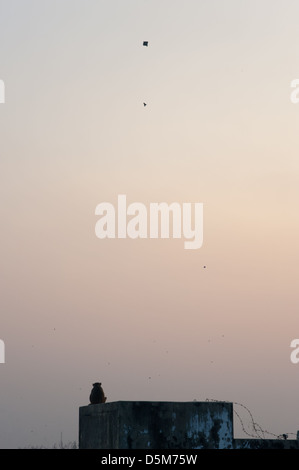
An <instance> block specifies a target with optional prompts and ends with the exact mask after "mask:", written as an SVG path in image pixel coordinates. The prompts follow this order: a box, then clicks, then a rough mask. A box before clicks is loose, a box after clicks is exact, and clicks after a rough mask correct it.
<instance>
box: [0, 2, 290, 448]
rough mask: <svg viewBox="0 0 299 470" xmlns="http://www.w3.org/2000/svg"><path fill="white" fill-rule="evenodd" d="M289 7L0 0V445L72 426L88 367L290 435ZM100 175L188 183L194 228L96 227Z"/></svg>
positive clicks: (156, 184) (149, 183)
mask: <svg viewBox="0 0 299 470" xmlns="http://www.w3.org/2000/svg"><path fill="white" fill-rule="evenodd" d="M298 18H299V2H298V0H184V1H183V0H84V1H83V0H26V1H24V0H0V80H3V82H4V83H5V103H4V104H0V196H1V197H0V213H1V234H0V241H1V243H0V259H1V263H0V275H1V278H0V280H1V282H0V290H1V295H0V302H1V309H0V312H1V314H0V315H1V316H0V339H2V341H3V342H4V344H5V363H4V364H0V387H1V389H0V390H1V392H0V416H1V420H0V448H18V447H28V446H47V447H52V446H53V445H54V444H55V443H56V444H58V443H59V441H60V439H61V435H62V439H63V442H65V443H67V442H70V441H74V440H76V441H77V440H78V417H79V407H80V406H84V405H87V404H88V403H89V393H90V391H91V388H92V383H93V382H102V385H103V388H104V391H105V394H106V396H107V398H108V402H112V401H119V400H151V401H192V400H194V399H196V400H198V401H204V400H206V399H216V400H225V401H232V402H237V403H241V404H243V405H245V406H246V407H247V408H248V409H249V410H250V411H251V413H252V414H253V416H254V418H255V420H256V422H257V423H259V424H260V426H261V427H262V429H264V430H267V431H269V432H271V433H273V434H274V435H280V434H282V433H289V434H290V437H292V438H294V436H293V435H292V434H291V433H294V434H296V432H297V430H299V411H298V391H299V363H298V364H294V363H292V362H291V360H290V355H291V352H292V349H291V348H290V344H291V341H292V340H294V339H296V338H299V320H298V319H299V289H298V278H299V245H298V243H299V242H298V240H299V216H298V208H299V139H298V136H299V103H298V104H295V103H292V102H291V100H290V95H291V91H292V88H291V82H292V80H294V79H298V78H299V56H298V34H299V33H298ZM143 41H148V42H149V44H148V47H144V46H143ZM143 103H146V104H147V106H144V105H143ZM118 195H126V197H127V202H128V204H131V203H134V202H139V203H142V204H144V205H145V206H146V207H149V205H150V204H151V203H157V202H165V203H167V204H171V203H172V202H177V203H179V204H180V205H183V203H192V204H194V203H203V207H204V209H203V245H202V247H201V248H199V249H197V250H186V249H184V240H183V239H173V238H170V239H161V238H159V239H151V238H145V239H130V238H127V239H118V238H115V239H99V238H97V236H96V234H95V226H96V223H97V221H98V220H99V216H97V215H96V214H95V210H96V207H97V205H98V204H100V203H101V202H109V203H111V204H113V205H114V207H115V208H116V209H117V199H118ZM128 220H129V217H128ZM204 266H206V268H204ZM298 356H299V355H298ZM236 410H237V411H240V413H241V411H242V409H238V408H236ZM243 411H244V409H243ZM242 416H244V422H245V423H247V422H249V424H250V419H249V416H248V415H246V414H244V415H242ZM235 431H236V433H237V435H238V436H243V434H242V429H240V426H239V425H238V423H237V422H236V430H235ZM61 433H62V434H61ZM270 437H271V436H270Z"/></svg>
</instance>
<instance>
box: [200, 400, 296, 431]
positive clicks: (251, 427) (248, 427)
mask: <svg viewBox="0 0 299 470" xmlns="http://www.w3.org/2000/svg"><path fill="white" fill-rule="evenodd" d="M205 401H209V402H210V401H212V402H218V403H219V402H220V403H232V404H233V405H234V406H233V410H234V414H235V415H236V417H237V418H238V420H239V422H240V425H241V428H242V431H243V432H244V434H246V436H248V437H250V438H254V439H271V438H275V439H288V437H291V436H294V438H295V439H297V434H295V433H293V432H286V433H283V434H278V435H277V434H274V433H273V432H270V431H267V430H266V429H263V428H262V427H261V426H260V425H259V424H258V423H257V422H256V421H255V419H254V417H253V415H252V413H251V411H250V410H249V409H248V408H247V406H245V405H243V404H242V403H238V402H234V401H233V402H232V401H226V400H215V399H213V398H206V400H205ZM235 406H239V407H240V408H242V409H243V410H245V411H246V413H247V416H249V423H248V422H247V423H245V421H244V419H242V417H241V416H240V411H239V412H238V411H237V410H236V409H235Z"/></svg>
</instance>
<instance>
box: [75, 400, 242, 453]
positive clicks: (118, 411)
mask: <svg viewBox="0 0 299 470" xmlns="http://www.w3.org/2000/svg"><path fill="white" fill-rule="evenodd" d="M232 413H233V408H232V404H231V403H223V402H216V403H215V402H213V403H208V402H182V403H180V402H145V401H140V402H136V401H119V402H113V403H105V404H99V405H88V406H83V407H81V408H80V414H79V448H80V449H215V448H216V449H223V448H231V447H232V444H233V442H232V441H233V419H232Z"/></svg>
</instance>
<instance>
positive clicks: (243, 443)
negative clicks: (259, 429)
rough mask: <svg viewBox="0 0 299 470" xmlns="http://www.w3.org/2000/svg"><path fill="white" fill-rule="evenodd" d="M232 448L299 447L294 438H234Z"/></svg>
mask: <svg viewBox="0 0 299 470" xmlns="http://www.w3.org/2000/svg"><path fill="white" fill-rule="evenodd" d="M233 448H234V449H299V441H297V440H295V439H286V440H284V439H234V442H233Z"/></svg>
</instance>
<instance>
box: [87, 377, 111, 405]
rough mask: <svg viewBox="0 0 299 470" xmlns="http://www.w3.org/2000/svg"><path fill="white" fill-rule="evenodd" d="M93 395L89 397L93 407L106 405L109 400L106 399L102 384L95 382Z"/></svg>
mask: <svg viewBox="0 0 299 470" xmlns="http://www.w3.org/2000/svg"><path fill="white" fill-rule="evenodd" d="M92 385H93V388H92V390H91V393H90V395H89V400H90V403H91V405H97V404H98V403H105V402H106V400H107V398H106V397H105V394H104V390H103V389H102V384H101V383H100V382H95V383H94V384H92Z"/></svg>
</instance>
